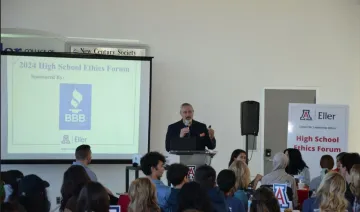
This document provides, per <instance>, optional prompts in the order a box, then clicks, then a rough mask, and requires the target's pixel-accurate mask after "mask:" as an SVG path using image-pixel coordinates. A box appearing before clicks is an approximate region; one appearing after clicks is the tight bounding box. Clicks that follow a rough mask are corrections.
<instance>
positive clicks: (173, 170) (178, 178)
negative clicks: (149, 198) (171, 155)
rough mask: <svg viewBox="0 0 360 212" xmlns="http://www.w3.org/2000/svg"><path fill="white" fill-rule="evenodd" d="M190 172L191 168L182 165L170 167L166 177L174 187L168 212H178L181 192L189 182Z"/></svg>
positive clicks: (169, 200) (167, 206) (177, 164)
mask: <svg viewBox="0 0 360 212" xmlns="http://www.w3.org/2000/svg"><path fill="white" fill-rule="evenodd" d="M188 172H189V168H188V167H187V166H185V165H184V164H181V163H174V164H171V165H170V166H169V168H168V170H167V173H166V176H167V180H168V182H169V183H171V184H172V185H173V186H174V187H173V188H171V192H170V196H169V198H168V200H167V204H166V211H168V212H177V210H178V196H179V192H180V189H181V188H182V187H183V185H184V184H185V183H187V182H188V177H187V176H188Z"/></svg>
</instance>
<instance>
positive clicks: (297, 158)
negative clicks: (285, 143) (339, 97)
mask: <svg viewBox="0 0 360 212" xmlns="http://www.w3.org/2000/svg"><path fill="white" fill-rule="evenodd" d="M284 154H285V155H286V156H287V157H288V158H289V161H288V165H287V167H286V169H285V171H286V173H288V174H290V175H292V176H294V177H295V178H297V177H301V178H302V180H303V183H305V184H306V185H310V171H309V167H308V166H307V165H306V163H305V161H304V160H303V158H302V155H301V152H300V151H299V150H298V149H294V148H288V149H285V150H284Z"/></svg>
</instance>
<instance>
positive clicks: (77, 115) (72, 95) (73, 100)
mask: <svg viewBox="0 0 360 212" xmlns="http://www.w3.org/2000/svg"><path fill="white" fill-rule="evenodd" d="M59 108H60V113H59V128H60V130H90V129H91V85H90V84H66V83H61V84H60V107H59Z"/></svg>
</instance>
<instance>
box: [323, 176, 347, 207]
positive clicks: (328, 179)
mask: <svg viewBox="0 0 360 212" xmlns="http://www.w3.org/2000/svg"><path fill="white" fill-rule="evenodd" d="M345 191H346V182H345V179H344V177H343V176H341V174H339V173H337V172H332V171H331V172H329V173H327V174H326V175H325V176H324V179H323V180H322V181H321V183H320V186H319V188H318V190H317V192H316V196H317V197H319V198H320V200H321V202H320V211H321V212H330V211H331V212H343V211H345V210H346V209H347V205H348V202H347V200H346V199H345Z"/></svg>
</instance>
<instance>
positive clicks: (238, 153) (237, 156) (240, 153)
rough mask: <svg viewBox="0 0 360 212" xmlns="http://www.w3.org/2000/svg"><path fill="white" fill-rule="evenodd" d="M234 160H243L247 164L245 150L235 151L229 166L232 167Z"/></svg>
mask: <svg viewBox="0 0 360 212" xmlns="http://www.w3.org/2000/svg"><path fill="white" fill-rule="evenodd" d="M234 160H241V161H243V162H244V163H246V152H245V151H244V150H242V149H235V150H234V151H233V152H232V153H231V157H230V161H229V165H228V166H230V165H231V164H232V162H233V161H234Z"/></svg>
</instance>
